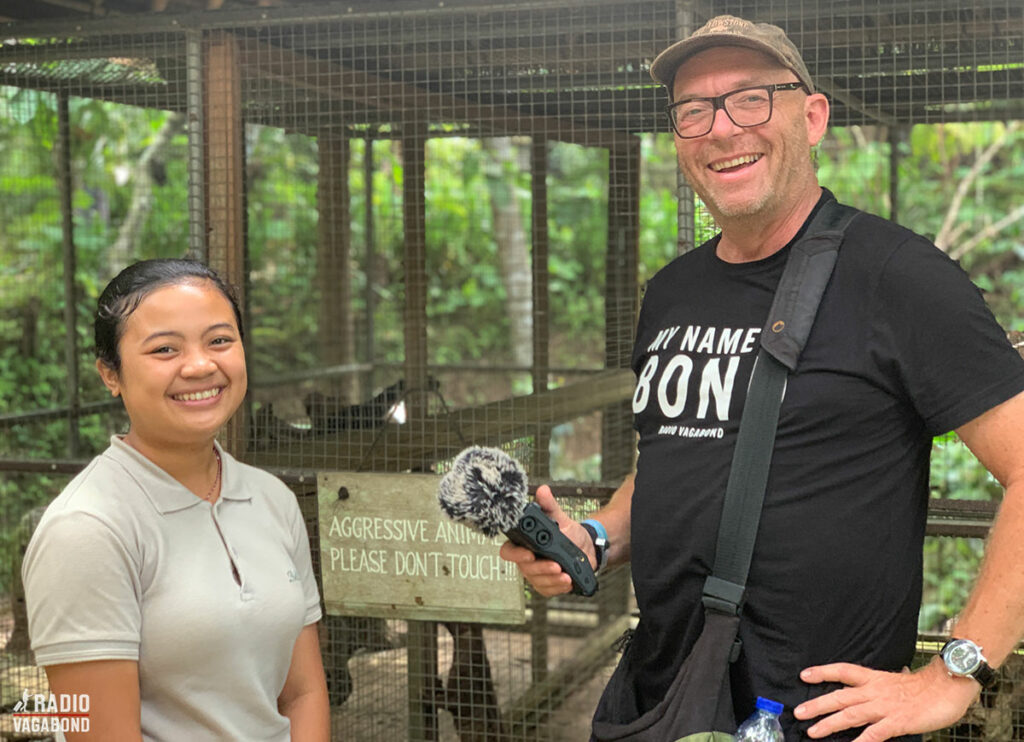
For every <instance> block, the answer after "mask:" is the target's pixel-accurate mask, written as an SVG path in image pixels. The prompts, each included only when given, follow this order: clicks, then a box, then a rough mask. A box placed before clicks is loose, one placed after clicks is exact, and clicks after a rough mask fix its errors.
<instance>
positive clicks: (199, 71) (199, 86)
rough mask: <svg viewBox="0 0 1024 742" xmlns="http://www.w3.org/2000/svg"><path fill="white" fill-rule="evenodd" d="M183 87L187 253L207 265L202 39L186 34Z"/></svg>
mask: <svg viewBox="0 0 1024 742" xmlns="http://www.w3.org/2000/svg"><path fill="white" fill-rule="evenodd" d="M185 67H186V71H185V74H186V80H187V88H186V94H185V99H186V100H185V106H186V112H187V117H188V121H187V124H186V130H187V132H188V254H189V257H192V258H194V259H196V260H201V261H202V262H204V263H207V264H208V263H209V262H210V253H209V248H208V245H207V240H206V208H205V203H206V200H205V196H204V192H203V190H204V186H203V183H204V180H205V179H204V177H203V167H204V165H203V36H202V32H201V31H195V30H192V31H188V32H187V34H186V37H185Z"/></svg>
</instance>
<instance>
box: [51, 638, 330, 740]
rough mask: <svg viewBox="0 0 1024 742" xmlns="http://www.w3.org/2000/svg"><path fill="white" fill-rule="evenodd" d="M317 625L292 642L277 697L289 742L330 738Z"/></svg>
mask: <svg viewBox="0 0 1024 742" xmlns="http://www.w3.org/2000/svg"><path fill="white" fill-rule="evenodd" d="M318 625H319V624H317V623H314V624H310V625H309V626H306V627H305V628H303V629H302V631H301V632H300V633H299V638H298V639H296V640H295V648H294V649H293V650H292V663H291V666H290V667H289V668H288V677H287V678H286V679H285V681H284V688H283V689H282V690H281V695H280V696H278V698H277V708H278V710H279V711H280V712H281V713H282V714H284V715H285V716H287V717H288V719H289V720H290V721H291V723H292V742H329V740H330V738H331V714H330V708H329V706H328V703H327V680H326V679H325V678H324V665H323V660H322V659H321V657H320V638H319V637H318V636H317V626H318ZM69 742H71V741H70V740H69Z"/></svg>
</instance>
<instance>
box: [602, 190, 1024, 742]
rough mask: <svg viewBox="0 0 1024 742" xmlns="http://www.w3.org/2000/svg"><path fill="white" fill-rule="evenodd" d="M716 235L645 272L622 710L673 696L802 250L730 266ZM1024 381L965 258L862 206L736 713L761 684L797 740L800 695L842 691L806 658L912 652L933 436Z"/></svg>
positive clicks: (745, 709) (780, 499)
mask: <svg viewBox="0 0 1024 742" xmlns="http://www.w3.org/2000/svg"><path fill="white" fill-rule="evenodd" d="M831 197H832V196H831V194H830V193H828V192H825V193H824V194H823V196H822V201H819V207H820V204H821V203H823V201H824V199H826V198H831ZM816 210H817V207H816ZM805 226H806V225H805ZM798 237H799V235H798V236H797V238H798ZM794 239H796V238H794ZM717 242H718V239H717V238H715V239H713V240H711V241H709V242H708V243H705V244H704V245H702V246H700V247H699V248H697V249H696V250H694V251H692V252H690V253H688V254H686V255H683V256H680V257H679V258H677V259H675V260H674V261H672V262H671V263H669V264H668V265H667V266H666V267H665V268H664V269H662V270H661V271H660V272H659V273H658V274H657V275H656V276H655V277H654V278H653V279H651V281H650V283H649V285H648V288H647V292H646V295H645V297H644V302H643V308H642V310H641V313H640V320H639V326H638V331H637V339H636V345H635V350H634V355H633V369H634V371H635V372H636V374H637V378H638V382H637V387H636V392H635V394H634V397H633V410H634V413H635V414H636V428H637V431H638V432H639V436H640V439H639V440H640V442H639V459H638V464H637V476H636V483H635V491H634V495H633V505H632V539H631V548H632V563H633V581H634V585H635V588H636V597H637V602H638V604H639V608H640V615H641V620H640V625H639V627H638V629H637V632H636V635H635V637H634V640H633V641H634V642H635V643H636V644H635V646H634V648H633V651H631V652H630V655H631V656H632V657H633V658H634V661H635V666H634V667H632V668H630V670H631V672H630V674H631V675H632V676H633V677H634V678H635V687H636V690H637V694H638V697H637V698H636V699H629V698H618V699H605V701H606V702H607V703H610V708H609V709H608V710H609V711H611V713H612V714H613V717H612V718H618V719H620V720H623V721H625V720H628V719H631V718H634V717H635V715H636V714H638V713H641V712H643V711H646V710H647V709H649V708H651V707H652V706H653V705H655V704H656V703H657V701H658V700H660V699H661V698H662V696H663V695H664V692H665V689H666V688H667V686H668V684H669V682H670V681H671V679H672V677H673V675H674V673H675V671H676V668H677V667H678V666H679V664H680V662H681V661H682V658H683V657H685V655H686V654H687V652H688V651H689V649H690V647H691V646H692V644H693V642H694V640H695V639H696V636H697V635H698V634H699V632H700V628H701V625H702V623H703V619H702V611H701V607H700V594H701V588H702V585H703V582H704V579H705V577H706V576H707V575H708V574H709V573H710V571H711V567H712V563H713V560H714V547H715V541H716V536H717V531H718V522H719V518H720V515H721V508H722V498H723V495H724V492H725V484H726V479H727V477H728V472H729V465H730V462H731V457H732V451H733V447H734V445H735V439H736V433H737V431H738V429H739V422H740V414H741V412H742V410H743V403H744V399H745V397H746V389H747V384H748V382H749V379H750V372H751V369H752V367H753V362H754V358H755V356H756V354H757V349H758V337H759V334H760V330H761V327H762V325H763V324H764V322H765V319H766V317H767V314H768V309H769V307H770V306H771V302H772V298H773V294H774V291H775V287H776V285H777V284H778V281H779V279H780V277H781V275H782V270H783V267H784V265H785V261H786V258H787V256H788V254H789V246H788V245H787V246H786V247H785V248H783V249H782V250H780V251H779V252H777V253H776V254H774V255H772V256H770V257H768V258H766V259H764V260H760V261H755V262H750V263H740V264H732V263H726V262H724V261H722V260H720V259H719V258H718V257H717V256H716V254H715V247H716V245H717ZM1022 389H1024V363H1022V360H1021V358H1020V357H1019V356H1018V355H1017V354H1016V352H1015V351H1014V350H1013V349H1012V348H1011V347H1010V344H1009V342H1008V341H1007V340H1006V336H1005V333H1004V332H1003V331H1002V330H1001V329H1000V327H999V326H998V324H997V323H996V322H995V320H994V319H993V317H992V315H991V313H990V312H989V310H988V308H987V307H986V306H985V303H984V301H983V299H982V297H981V295H980V292H979V291H978V289H977V288H976V287H975V286H974V285H973V284H972V283H971V282H970V280H969V279H968V278H967V276H966V275H965V274H964V273H963V271H962V270H961V269H960V268H959V267H958V266H957V265H956V264H955V263H954V262H953V261H952V260H950V259H949V258H948V257H947V256H946V255H945V254H943V253H942V252H941V251H939V250H938V249H937V248H936V247H935V246H934V245H932V244H931V243H930V242H928V241H927V240H926V239H924V238H922V237H920V236H918V235H915V234H913V233H912V232H910V231H908V230H906V229H903V228H902V227H899V226H898V225H895V224H893V223H891V222H888V221H885V220H883V219H880V218H878V217H874V216H871V215H869V214H864V213H861V214H859V215H858V216H857V217H856V218H855V219H854V221H853V222H852V223H851V225H850V227H849V228H848V230H847V233H846V238H845V241H844V243H843V245H842V247H841V249H840V252H839V259H838V262H837V264H836V268H835V272H834V274H833V276H832V279H831V281H830V284H829V286H828V289H827V290H826V293H825V295H824V297H823V299H822V303H821V307H820V309H819V312H818V316H817V319H816V320H815V324H814V327H813V329H812V331H811V335H810V337H809V339H808V343H807V346H806V348H805V350H804V353H803V355H802V357H801V359H800V364H799V368H798V369H797V371H796V373H794V374H791V375H790V377H789V380H788V383H787V389H786V392H785V398H784V400H783V404H782V409H781V412H780V417H779V428H778V437H777V440H776V444H775V451H774V455H773V459H772V466H771V473H770V476H769V481H768V486H767V491H766V495H765V501H764V508H763V512H762V515H761V523H760V527H759V531H758V537H757V542H756V545H755V549H754V556H753V563H752V565H751V569H750V575H749V579H748V589H747V600H746V604H745V607H744V612H743V618H742V622H741V628H740V635H741V638H742V640H743V655H742V657H741V659H740V660H739V662H738V663H737V664H736V665H735V666H734V668H733V675H732V679H733V683H734V686H733V687H734V696H735V698H736V701H737V714H738V717H739V718H740V719H742V718H744V717H745V716H746V715H748V714H749V713H750V712H751V711H752V710H753V707H754V697H755V696H757V695H762V696H767V697H769V698H772V699H774V700H777V701H780V702H781V703H783V704H785V706H786V711H785V714H784V716H783V724H784V726H785V727H786V728H787V739H789V740H797V739H801V738H802V737H801V734H800V730H802V729H806V727H807V726H809V723H799V722H795V721H794V719H793V717H792V709H793V708H794V707H795V706H796V705H797V704H799V703H801V702H802V701H804V700H806V699H807V698H809V697H812V696H815V695H818V694H820V693H822V692H825V691H827V690H831V689H832V688H827V687H823V686H808V685H805V684H803V683H802V682H801V681H800V680H799V677H798V674H799V671H800V670H801V669H802V668H804V667H807V666H809V665H817V664H822V663H828V662H838V661H845V662H855V663H858V664H862V665H867V666H869V667H874V668H878V669H884V670H899V669H900V668H902V667H903V666H904V665H906V664H909V662H910V660H911V658H912V656H913V651H914V643H915V639H916V630H917V614H918V608H919V605H920V599H921V573H922V559H921V554H922V543H923V538H924V529H925V516H926V511H927V497H928V461H929V453H930V450H931V439H932V437H933V436H934V435H936V434H939V433H942V432H945V431H948V430H951V429H953V428H956V427H959V426H960V425H962V424H964V423H966V422H968V421H970V420H972V419H974V418H975V417H977V416H978V415H980V414H981V413H983V412H985V411H986V410H988V409H990V408H992V407H994V406H996V405H998V404H999V403H1001V402H1003V401H1005V400H1007V399H1009V398H1010V397H1012V396H1013V395H1014V394H1016V393H1017V392H1020V391H1021V390H1022ZM840 738H842V737H836V739H840Z"/></svg>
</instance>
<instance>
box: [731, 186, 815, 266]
mask: <svg viewBox="0 0 1024 742" xmlns="http://www.w3.org/2000/svg"><path fill="white" fill-rule="evenodd" d="M820 198H821V186H819V185H818V184H817V183H815V184H814V185H813V187H809V188H807V189H806V190H805V191H804V192H803V194H801V195H800V197H799V198H796V199H794V200H793V201H792V202H791V203H790V204H789V205H788V208H785V209H784V210H779V211H777V212H776V213H775V214H773V215H770V216H767V217H766V216H765V215H763V214H759V215H756V216H749V217H736V218H725V219H721V220H719V225H720V226H721V228H722V238H721V239H720V240H719V241H718V246H717V248H716V251H715V253H716V254H717V255H718V257H719V258H721V259H722V260H724V261H725V262H727V263H749V262H752V261H754V260H763V259H764V258H767V257H769V256H771V255H774V254H775V253H777V252H778V251H779V250H781V249H782V248H783V247H785V246H786V245H787V244H789V242H790V240H792V239H793V237H795V236H796V233H797V232H799V231H800V228H801V227H802V226H803V225H804V222H805V221H807V217H808V216H809V215H810V213H811V212H812V211H813V210H814V206H815V204H817V203H818V199H820Z"/></svg>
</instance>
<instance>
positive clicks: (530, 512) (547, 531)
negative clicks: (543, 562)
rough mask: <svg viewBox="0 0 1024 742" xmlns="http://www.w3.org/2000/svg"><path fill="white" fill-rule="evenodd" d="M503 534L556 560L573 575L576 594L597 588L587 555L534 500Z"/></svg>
mask: <svg viewBox="0 0 1024 742" xmlns="http://www.w3.org/2000/svg"><path fill="white" fill-rule="evenodd" d="M505 535H506V536H508V540H509V541H511V542H512V543H513V544H516V545H517V546H522V547H525V548H527V549H529V550H530V551H532V552H533V553H534V554H536V555H537V556H539V557H542V558H544V559H551V560H552V561H555V562H557V563H558V565H559V566H560V567H561V568H562V571H563V572H565V573H566V574H567V575H569V577H571V578H572V591H573V592H574V593H576V594H577V595H583V596H585V597H588V598H589V597H590V596H591V595H593V594H594V593H596V592H597V576H596V575H595V574H594V569H593V567H591V566H590V560H589V559H587V555H586V554H584V553H583V552H582V551H580V548H579V547H578V546H576V544H574V543H573V542H572V541H570V540H569V538H568V537H567V536H566V535H565V534H564V533H562V531H561V530H560V529H559V528H558V524H556V523H555V522H554V521H553V520H551V518H549V517H548V516H547V514H545V512H544V511H543V510H541V509H540V505H538V504H537V503H535V502H531V503H530V504H529V505H527V506H526V507H525V508H524V509H523V514H522V515H521V516H519V522H518V523H517V524H516V526H515V528H512V529H510V530H508V531H505Z"/></svg>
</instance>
